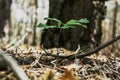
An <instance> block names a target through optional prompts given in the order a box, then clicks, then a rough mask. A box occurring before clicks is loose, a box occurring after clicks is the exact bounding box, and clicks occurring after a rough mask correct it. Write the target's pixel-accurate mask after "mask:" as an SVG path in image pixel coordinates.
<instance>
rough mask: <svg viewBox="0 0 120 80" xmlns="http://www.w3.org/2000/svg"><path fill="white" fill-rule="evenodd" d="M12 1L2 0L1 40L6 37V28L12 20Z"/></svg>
mask: <svg viewBox="0 0 120 80" xmlns="http://www.w3.org/2000/svg"><path fill="white" fill-rule="evenodd" d="M11 3H12V0H0V38H1V37H3V36H5V33H4V26H5V24H6V22H9V20H10V7H11Z"/></svg>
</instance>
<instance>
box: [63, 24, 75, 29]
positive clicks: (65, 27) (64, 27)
mask: <svg viewBox="0 0 120 80" xmlns="http://www.w3.org/2000/svg"><path fill="white" fill-rule="evenodd" d="M61 28H62V29H67V28H75V26H67V25H66V26H62V27H61Z"/></svg>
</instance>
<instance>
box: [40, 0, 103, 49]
mask: <svg viewBox="0 0 120 80" xmlns="http://www.w3.org/2000/svg"><path fill="white" fill-rule="evenodd" d="M49 1H50V9H49V17H54V18H57V19H60V20H61V21H62V22H64V23H65V22H66V21H68V20H70V19H77V20H79V19H81V18H87V19H88V20H89V21H90V23H89V24H87V26H88V28H87V29H84V28H82V27H79V28H78V27H77V28H75V29H72V28H70V29H65V30H62V31H61V33H60V38H59V46H58V45H57V37H58V34H59V31H60V30H59V29H46V30H44V32H43V35H42V40H41V44H42V45H43V46H44V47H45V48H53V47H64V48H66V49H70V50H76V49H77V47H78V44H79V45H80V46H81V47H83V48H85V47H92V48H93V47H95V46H98V43H100V39H101V35H102V33H101V25H98V24H95V21H97V22H96V23H98V22H99V23H101V20H102V18H101V17H98V16H99V15H98V14H101V12H103V13H104V11H102V9H103V7H104V6H101V5H104V1H102V2H101V1H98V3H95V2H96V1H94V0H49ZM93 1H94V2H93ZM101 3H103V4H101ZM103 15H104V14H101V16H103ZM97 18H100V20H99V21H98V19H97ZM47 24H48V25H53V24H55V23H54V22H52V21H48V22H47Z"/></svg>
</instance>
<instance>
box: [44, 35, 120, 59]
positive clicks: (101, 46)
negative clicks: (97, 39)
mask: <svg viewBox="0 0 120 80" xmlns="http://www.w3.org/2000/svg"><path fill="white" fill-rule="evenodd" d="M119 39H120V35H118V36H117V37H115V38H114V39H112V40H110V41H108V42H106V43H104V44H101V45H100V46H99V47H96V48H95V49H93V50H90V51H88V52H86V53H84V54H81V53H77V54H73V55H69V56H61V55H59V58H68V59H75V58H83V57H86V56H90V55H92V54H98V51H100V50H102V49H104V48H105V47H107V46H109V45H111V44H113V43H114V42H116V41H118V40H119ZM46 53H47V52H46ZM44 55H46V56H52V57H57V55H54V54H52V53H51V54H50V53H49V54H44Z"/></svg>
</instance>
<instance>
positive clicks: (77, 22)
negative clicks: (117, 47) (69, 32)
mask: <svg viewBox="0 0 120 80" xmlns="http://www.w3.org/2000/svg"><path fill="white" fill-rule="evenodd" d="M44 20H50V21H55V22H57V25H50V26H49V25H46V24H42V23H39V24H38V25H37V27H40V28H43V29H49V28H60V32H59V34H58V39H57V48H58V47H59V37H60V33H61V30H62V29H67V28H76V27H83V28H87V26H86V24H87V23H89V21H88V20H87V19H86V18H82V19H80V20H75V19H71V20H69V21H67V22H66V23H65V24H64V23H63V22H62V21H61V20H58V19H56V18H44ZM58 53H59V52H58V51H57V54H58Z"/></svg>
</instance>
